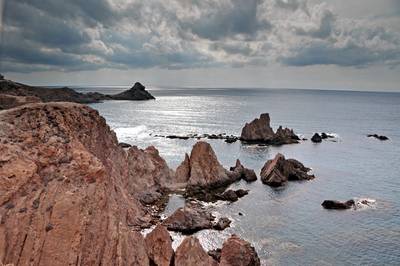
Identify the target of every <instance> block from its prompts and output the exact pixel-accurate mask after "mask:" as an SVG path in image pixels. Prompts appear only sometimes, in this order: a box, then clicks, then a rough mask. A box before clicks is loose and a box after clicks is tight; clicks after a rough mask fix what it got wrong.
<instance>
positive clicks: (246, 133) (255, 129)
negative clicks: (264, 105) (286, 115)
mask: <svg viewBox="0 0 400 266" xmlns="http://www.w3.org/2000/svg"><path fill="white" fill-rule="evenodd" d="M240 139H241V140H242V141H245V142H249V143H263V144H273V145H282V144H291V143H298V140H300V138H299V137H298V136H297V135H296V134H294V132H293V130H292V129H288V128H282V126H280V127H279V128H278V130H277V132H276V133H275V132H274V131H273V129H272V128H271V126H270V117H269V114H268V113H264V114H261V115H260V118H256V119H254V120H253V121H252V122H250V123H246V124H245V126H244V127H243V129H242V133H241V136H240Z"/></svg>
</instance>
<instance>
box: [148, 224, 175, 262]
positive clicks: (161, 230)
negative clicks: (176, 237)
mask: <svg viewBox="0 0 400 266" xmlns="http://www.w3.org/2000/svg"><path fill="white" fill-rule="evenodd" d="M145 242H146V250H147V255H148V256H149V260H150V265H158V266H170V265H172V261H173V257H174V250H173V249H172V239H171V236H170V235H169V233H168V231H167V229H166V228H165V227H164V226H162V225H157V226H156V228H154V229H153V231H151V232H150V233H149V234H148V235H147V236H146V238H145Z"/></svg>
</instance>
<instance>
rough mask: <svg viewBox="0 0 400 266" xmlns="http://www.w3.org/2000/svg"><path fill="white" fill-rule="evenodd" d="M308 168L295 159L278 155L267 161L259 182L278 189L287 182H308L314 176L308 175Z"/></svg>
mask: <svg viewBox="0 0 400 266" xmlns="http://www.w3.org/2000/svg"><path fill="white" fill-rule="evenodd" d="M309 171H310V168H307V167H305V166H304V165H303V164H302V163H300V162H299V161H297V160H295V159H287V160H286V159H285V156H283V155H282V154H280V153H278V154H277V155H276V156H275V158H274V159H272V160H268V161H267V162H266V163H265V165H264V166H263V168H262V169H261V174H260V176H261V181H262V182H263V183H264V184H266V185H269V186H273V187H278V186H281V185H283V184H285V183H286V182H287V181H298V180H310V179H314V178H315V176H314V175H310V174H308V172H309Z"/></svg>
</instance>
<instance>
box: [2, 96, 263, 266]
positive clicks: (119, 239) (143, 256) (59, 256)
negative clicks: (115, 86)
mask: <svg viewBox="0 0 400 266" xmlns="http://www.w3.org/2000/svg"><path fill="white" fill-rule="evenodd" d="M244 169H245V168H244V167H242V166H241V164H240V162H239V163H237V165H236V167H235V169H234V170H233V171H229V170H226V169H224V168H223V167H222V165H221V164H220V163H219V162H218V160H217V158H216V156H215V153H214V152H213V150H212V148H211V146H210V145H209V144H208V143H205V142H199V143H197V144H196V145H195V146H194V147H193V150H192V152H191V154H190V156H189V155H186V156H185V160H184V161H183V162H182V164H181V166H180V167H178V169H177V170H176V172H175V171H173V170H172V169H170V168H169V167H168V165H167V164H166V162H165V160H164V159H163V158H161V157H160V155H159V153H158V151H157V149H156V148H154V147H148V148H147V149H144V150H142V149H139V148H137V147H136V146H132V147H130V148H123V147H121V146H120V145H119V143H118V141H117V138H116V135H115V133H114V132H113V131H112V130H111V129H110V128H109V126H108V125H107V124H106V122H105V120H104V118H102V117H101V116H100V115H99V114H98V112H97V111H95V110H93V109H91V108H90V107H88V106H84V105H80V104H76V103H67V102H59V103H55V102H51V103H31V104H26V105H22V106H20V107H16V108H11V109H8V110H4V111H1V112H0V262H2V263H5V264H14V265H65V264H75V265H99V264H101V265H115V264H118V265H259V264H260V262H259V259H258V256H257V254H256V252H255V250H254V248H252V247H251V245H250V244H249V243H248V242H246V241H244V240H241V239H239V238H238V237H237V236H232V237H231V238H229V239H228V240H227V241H226V242H225V243H224V245H223V247H222V249H221V250H222V251H221V254H220V258H219V259H220V262H218V261H216V260H215V259H214V258H213V257H211V256H209V255H208V254H207V252H206V251H204V249H203V248H202V247H201V245H200V243H199V241H198V240H197V239H196V238H194V237H188V238H186V239H185V240H184V241H183V242H182V244H181V245H180V246H179V247H178V248H177V250H176V251H175V252H174V251H173V250H171V248H170V244H171V243H170V237H169V234H168V232H167V231H166V230H165V229H163V228H162V227H161V225H160V223H161V221H160V217H159V216H158V211H159V209H157V207H158V206H160V205H158V204H159V202H163V200H165V197H166V196H167V195H168V193H169V192H171V191H174V190H175V189H179V188H182V187H184V188H186V190H187V191H199V190H200V188H201V189H205V190H206V191H212V190H213V189H215V188H218V189H220V188H221V189H223V190H224V189H225V188H226V186H227V185H228V184H230V183H232V182H234V181H236V180H239V179H241V178H244V176H246V174H244ZM252 179H254V177H252ZM223 190H222V191H223ZM229 193H230V192H229ZM238 193H239V194H241V195H242V196H243V195H244V194H245V193H243V192H238ZM222 195H223V194H222ZM189 207H190V206H189ZM194 212H195V213H196V212H197V213H198V210H195V211H194ZM192 214H193V211H192ZM202 215H205V217H208V218H210V219H208V218H206V220H205V221H206V223H207V226H206V227H209V226H211V227H210V228H212V229H215V230H223V229H224V228H226V227H227V226H229V224H230V221H229V219H226V218H221V219H219V220H216V219H212V216H209V215H210V214H209V213H207V211H204V213H200V216H199V217H198V219H197V218H193V216H192V215H186V214H184V215H182V214H176V215H175V216H178V217H188V219H189V220H185V219H183V220H181V221H183V225H184V226H185V225H187V222H188V221H189V225H192V222H194V224H196V223H198V222H199V221H201V218H200V217H203V216H202ZM171 220H173V219H172V218H170V220H169V221H171ZM167 221H168V220H166V221H164V223H165V224H166V225H167V227H169V228H172V226H173V225H174V224H175V225H176V222H177V221H179V219H178V220H175V222H173V223H170V224H167ZM156 224H158V226H157V227H156V229H154V231H153V232H152V233H150V234H149V235H148V236H146V238H145V237H144V236H143V235H142V234H141V233H140V230H141V229H142V228H148V227H150V226H152V225H156ZM200 227H202V226H200ZM188 230H190V229H188ZM171 261H173V263H171ZM156 262H157V263H156ZM233 262H234V263H233ZM218 263H219V264H218ZM232 263H233V264H232Z"/></svg>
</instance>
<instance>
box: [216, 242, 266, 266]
mask: <svg viewBox="0 0 400 266" xmlns="http://www.w3.org/2000/svg"><path fill="white" fill-rule="evenodd" d="M219 265H220V266H259V265H260V259H259V257H258V255H257V252H256V250H255V249H254V247H252V246H251V245H250V243H249V242H247V241H245V240H243V239H240V238H239V237H238V236H236V235H232V236H231V237H230V238H228V240H226V241H225V243H224V244H223V246H222V250H221V259H220V263H219Z"/></svg>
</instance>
